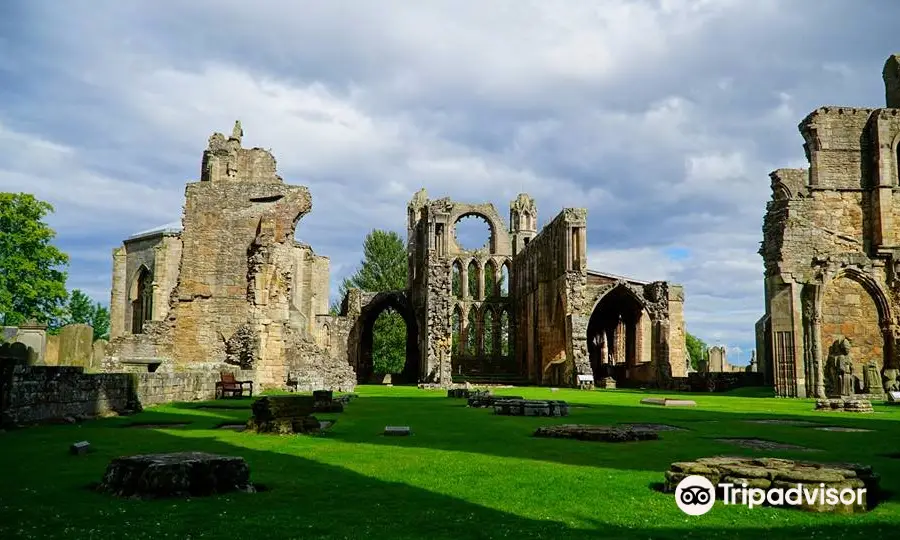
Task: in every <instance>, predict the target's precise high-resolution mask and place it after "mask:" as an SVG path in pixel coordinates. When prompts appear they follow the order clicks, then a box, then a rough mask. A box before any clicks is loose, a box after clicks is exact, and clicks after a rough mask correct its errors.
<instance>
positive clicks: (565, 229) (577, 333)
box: [510, 208, 591, 384]
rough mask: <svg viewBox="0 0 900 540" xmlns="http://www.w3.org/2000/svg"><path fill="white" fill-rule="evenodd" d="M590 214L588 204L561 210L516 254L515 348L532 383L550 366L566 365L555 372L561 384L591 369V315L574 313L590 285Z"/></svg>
mask: <svg viewBox="0 0 900 540" xmlns="http://www.w3.org/2000/svg"><path fill="white" fill-rule="evenodd" d="M586 218H587V212H586V211H585V210H584V209H575V208H568V209H565V210H563V211H562V212H561V213H560V214H559V215H558V216H557V217H556V218H554V219H553V221H551V222H550V223H549V224H547V225H546V226H545V227H544V228H543V229H542V230H541V231H540V233H538V234H537V235H536V236H535V237H534V238H533V239H532V240H531V241H530V242H529V243H528V244H527V245H526V246H524V249H523V250H522V251H521V252H520V253H519V254H518V255H516V257H515V258H514V259H513V265H512V275H511V279H512V283H511V287H510V293H511V295H512V297H513V299H514V307H513V309H514V313H515V321H516V326H515V342H514V347H515V353H516V356H517V357H518V358H519V362H520V363H521V364H522V365H523V366H524V367H525V369H527V374H528V378H529V380H530V381H531V382H532V383H536V384H540V383H541V382H543V381H544V380H545V378H549V377H550V376H551V373H550V372H549V368H550V366H551V365H555V366H561V367H555V368H553V369H556V370H562V373H561V374H557V375H555V376H557V377H559V378H561V379H563V381H565V382H559V383H558V384H574V379H575V374H576V373H590V372H591V371H590V363H589V361H588V360H587V341H586V340H587V335H586V332H587V320H586V319H585V320H584V321H581V319H582V318H584V317H580V318H576V319H574V320H573V317H572V316H573V314H580V309H581V303H582V302H583V290H584V288H585V286H586V284H587V266H586V263H587V261H586V255H585V253H586V248H585V233H584V229H585V225H586ZM573 326H574V328H573ZM581 326H583V327H584V328H583V329H582V328H581ZM585 370H586V371H585Z"/></svg>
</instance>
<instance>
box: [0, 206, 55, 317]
mask: <svg viewBox="0 0 900 540" xmlns="http://www.w3.org/2000/svg"><path fill="white" fill-rule="evenodd" d="M50 212H53V206H52V205H50V203H47V202H44V201H40V200H38V199H36V198H35V197H34V196H33V195H30V194H27V193H0V324H2V325H8V326H18V325H20V324H22V323H24V322H26V321H28V320H30V319H34V320H36V321H38V322H41V323H45V324H50V323H52V322H54V320H56V319H58V318H59V317H61V316H62V314H63V305H64V303H65V301H66V296H67V294H66V277H67V276H66V271H65V267H66V265H67V264H68V262H69V257H68V256H67V255H66V254H65V253H63V252H62V251H60V250H59V249H58V248H56V246H54V245H53V244H51V241H52V240H53V238H54V237H55V236H56V233H55V232H54V231H53V229H51V228H50V227H49V226H48V225H47V224H46V223H45V222H44V217H45V216H46V215H47V214H48V213H50Z"/></svg>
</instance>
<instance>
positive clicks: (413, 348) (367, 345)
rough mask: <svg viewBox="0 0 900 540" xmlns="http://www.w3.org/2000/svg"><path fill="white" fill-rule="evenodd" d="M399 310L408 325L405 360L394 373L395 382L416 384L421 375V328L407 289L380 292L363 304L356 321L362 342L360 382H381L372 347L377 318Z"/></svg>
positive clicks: (357, 359)
mask: <svg viewBox="0 0 900 540" xmlns="http://www.w3.org/2000/svg"><path fill="white" fill-rule="evenodd" d="M390 312H394V313H396V314H398V315H399V316H400V317H401V318H402V320H403V322H404V323H405V325H406V361H405V363H404V364H403V370H402V371H401V372H400V373H397V374H393V375H392V376H391V383H392V384H398V383H399V384H415V383H417V382H418V381H419V378H420V371H421V369H420V366H421V361H420V353H419V329H418V325H417V324H416V318H415V314H414V312H413V309H412V306H411V305H410V304H409V300H408V299H407V297H406V293H404V292H399V291H392V292H385V293H379V294H377V295H375V297H374V298H373V299H372V300H371V302H369V303H368V304H367V305H366V306H364V307H363V308H362V311H361V313H360V315H359V320H358V321H357V325H358V327H359V330H360V332H359V344H358V347H357V354H356V366H355V368H356V380H357V382H358V383H359V384H371V383H381V382H382V379H383V375H382V374H378V373H375V359H374V358H373V349H374V345H375V337H376V336H375V331H376V321H377V320H378V318H379V316H381V315H382V314H383V313H390Z"/></svg>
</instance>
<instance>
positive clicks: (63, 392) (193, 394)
mask: <svg viewBox="0 0 900 540" xmlns="http://www.w3.org/2000/svg"><path fill="white" fill-rule="evenodd" d="M234 373H235V377H236V378H237V379H238V380H254V376H255V374H254V373H253V372H252V371H249V372H248V371H240V370H237V371H234ZM218 380H219V372H218V371H195V372H181V373H135V374H131V373H85V371H84V368H82V367H45V366H18V367H16V368H15V369H14V370H13V372H12V378H11V384H10V386H9V394H8V399H7V401H6V402H5V407H6V408H5V409H4V410H2V411H0V415H2V417H3V418H5V419H6V421H7V422H11V423H14V424H28V423H32V422H43V421H48V420H58V419H63V418H66V417H70V418H76V419H77V418H81V417H92V416H98V415H103V414H106V413H109V412H117V413H121V412H124V411H127V410H134V409H135V407H136V406H138V405H140V406H141V407H150V406H153V405H159V404H162V403H169V402H172V401H196V400H208V399H213V398H214V396H215V383H216V381H218Z"/></svg>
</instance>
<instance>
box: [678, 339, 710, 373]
mask: <svg viewBox="0 0 900 540" xmlns="http://www.w3.org/2000/svg"><path fill="white" fill-rule="evenodd" d="M684 345H685V349H686V350H687V353H688V356H689V357H690V359H691V367H692V368H694V369H697V368H698V367H699V366H700V361H701V360H706V357H707V354H708V350H709V347H708V346H707V345H706V342H705V341H703V340H702V339H700V338H698V337H696V336H694V335H693V334H691V333H690V332H685V333H684Z"/></svg>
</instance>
